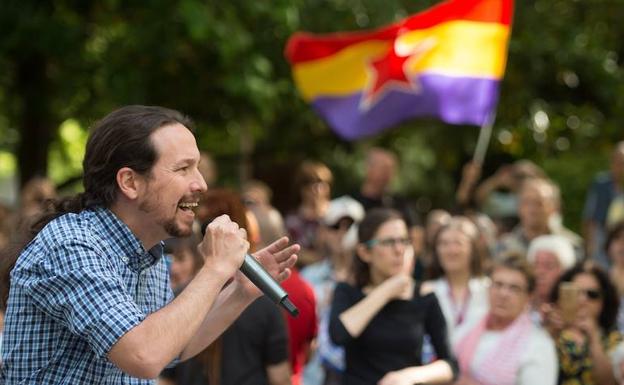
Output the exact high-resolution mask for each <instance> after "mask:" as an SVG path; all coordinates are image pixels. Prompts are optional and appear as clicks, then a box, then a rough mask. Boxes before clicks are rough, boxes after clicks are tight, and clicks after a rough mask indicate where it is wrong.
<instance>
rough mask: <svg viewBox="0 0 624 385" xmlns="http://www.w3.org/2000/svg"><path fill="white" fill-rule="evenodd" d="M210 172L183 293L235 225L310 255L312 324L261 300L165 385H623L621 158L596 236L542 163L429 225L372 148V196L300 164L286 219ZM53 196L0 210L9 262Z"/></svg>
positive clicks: (518, 170) (254, 187)
mask: <svg viewBox="0 0 624 385" xmlns="http://www.w3.org/2000/svg"><path fill="white" fill-rule="evenodd" d="M202 158H203V159H204V160H203V161H202V162H201V164H202V165H204V166H210V165H212V166H213V167H203V169H201V170H200V171H201V172H202V174H203V179H204V180H205V181H206V182H207V183H208V188H207V189H206V191H204V192H202V194H201V197H200V199H199V202H198V207H196V208H194V211H195V216H194V224H193V227H192V231H191V232H190V236H189V237H180V238H172V239H167V240H166V241H165V242H164V256H163V258H164V261H165V262H166V263H165V264H166V268H167V271H168V273H169V279H168V283H169V284H170V285H171V289H172V290H173V293H174V294H175V295H180V293H183V292H184V290H185V288H186V287H187V286H188V285H190V284H192V282H193V279H194V277H195V276H196V275H197V274H198V273H199V272H200V271H201V269H202V266H203V264H204V258H203V257H202V254H201V253H200V252H198V245H199V244H200V242H201V240H202V239H203V238H204V237H205V233H206V231H209V230H207V228H208V226H209V224H210V223H211V222H212V221H213V220H215V218H219V217H220V216H222V215H223V214H227V215H228V216H229V218H231V220H232V221H234V222H235V223H237V224H238V226H240V228H242V229H245V232H246V238H247V240H248V242H249V250H250V252H253V251H256V250H260V249H263V248H264V247H266V246H268V245H270V244H271V243H272V242H273V241H275V240H276V239H279V238H280V237H282V236H284V235H287V236H289V238H290V240H291V242H294V243H297V244H299V245H300V246H301V249H300V250H299V251H298V253H297V254H298V256H299V259H298V261H297V265H296V267H293V269H292V273H291V274H290V277H289V278H288V279H286V280H285V281H284V282H283V283H282V285H283V287H284V288H285V289H286V291H287V292H288V293H289V296H290V298H291V300H292V301H293V303H294V304H295V305H296V306H297V307H298V308H299V310H300V315H299V317H297V318H293V317H291V316H289V315H287V314H285V313H282V310H280V309H279V308H278V307H276V306H275V305H274V304H272V303H271V302H270V301H268V300H267V299H266V298H263V297H260V298H258V299H257V300H255V301H254V302H253V303H252V304H251V305H249V306H248V307H247V308H246V309H245V310H244V311H243V312H242V313H241V315H240V317H238V318H237V319H236V320H235V322H233V323H232V324H231V325H230V326H229V327H228V328H227V330H225V332H224V333H223V334H221V335H220V336H219V337H218V338H216V339H215V340H214V341H213V342H212V343H211V344H210V346H208V347H207V348H205V349H203V350H202V351H201V352H199V354H197V355H196V356H194V357H193V358H191V359H190V360H187V361H185V362H183V363H179V364H177V365H176V366H174V367H171V368H167V369H166V370H165V371H163V372H162V373H161V374H160V377H159V383H161V384H172V385H173V384H177V385H187V384H189V385H195V384H197V385H198V384H213V385H214V384H269V385H280V384H284V385H286V384H293V385H301V384H303V385H327V384H329V385H335V384H348V385H352V384H362V385H364V384H380V385H402V384H419V383H443V384H456V385H477V384H481V385H487V384H492V385H494V384H497V385H504V384H517V385H536V384H544V385H549V384H566V385H568V384H569V385H572V384H582V385H592V384H595V385H611V384H624V339H623V338H622V335H623V334H622V333H624V306H620V305H621V302H622V301H623V300H624V204H623V203H622V202H624V142H622V143H618V144H617V145H616V146H614V150H613V154H612V157H611V168H610V170H609V171H607V172H605V173H603V174H600V175H599V176H598V177H597V178H596V181H595V182H594V183H593V184H592V185H591V186H590V188H589V189H588V195H587V202H586V206H585V211H584V214H583V220H584V222H583V224H584V226H583V234H582V235H579V234H575V233H574V232H572V231H571V230H569V229H567V228H565V227H564V226H563V223H562V207H563V202H562V201H561V194H560V190H559V187H558V186H557V184H556V183H555V182H553V181H552V180H551V179H549V177H548V175H547V174H546V173H545V172H544V171H543V170H541V169H540V167H538V166H537V165H535V164H533V163H532V162H530V161H528V160H520V161H517V162H516V163H513V164H510V165H506V166H503V167H501V168H500V169H499V170H498V171H497V172H496V173H495V174H494V175H493V176H491V177H489V178H486V179H483V180H482V178H481V169H480V165H478V164H474V163H469V164H467V165H466V166H465V167H464V172H463V177H462V180H461V182H460V184H459V188H458V192H457V202H455V203H454V204H453V205H449V207H447V208H436V209H435V210H431V211H430V212H428V213H424V214H425V215H424V217H423V215H422V213H420V215H419V214H418V213H417V212H416V210H415V209H414V205H413V204H412V202H410V200H409V199H406V198H404V197H401V196H398V195H395V194H393V193H392V189H391V186H392V181H393V178H394V177H395V174H396V171H397V168H398V167H399V164H398V157H397V156H396V154H393V153H392V152H390V151H388V150H385V149H381V148H372V149H370V150H369V152H368V154H367V158H366V161H365V167H366V170H365V179H364V180H363V181H362V184H361V187H360V188H359V189H357V190H356V191H353V192H352V194H349V195H344V196H340V197H332V181H333V176H332V172H331V170H330V169H329V168H328V167H327V166H326V165H325V164H323V163H322V162H318V161H306V162H303V163H302V164H301V166H300V167H299V171H298V174H297V177H296V179H295V184H296V186H297V190H298V192H299V196H298V205H297V207H296V208H295V209H293V210H292V211H290V212H286V213H283V214H284V215H283V216H282V213H280V212H279V211H278V210H277V209H275V207H274V206H273V203H274V202H271V190H270V188H269V187H268V186H267V185H266V184H265V183H263V182H261V181H257V180H254V181H249V182H248V183H246V184H245V185H244V186H242V187H241V189H240V191H234V190H229V189H223V188H219V187H217V186H216V185H215V184H216V183H215V181H216V179H217V178H216V176H215V175H216V171H215V168H214V162H213V161H212V160H211V159H210V157H209V156H208V155H206V154H203V155H202ZM56 195H57V193H56V191H55V188H54V185H53V184H52V183H51V182H50V181H49V180H47V179H45V178H37V179H36V180H33V181H31V182H30V183H29V184H27V185H26V186H25V187H24V189H23V191H22V194H21V199H20V201H19V205H18V207H17V208H15V209H14V210H11V209H9V208H7V207H2V208H0V246H2V247H4V246H6V245H7V244H8V243H9V240H10V239H11V237H12V234H13V233H14V232H15V231H16V230H17V229H19V228H20V227H21V226H23V224H25V223H28V222H29V220H30V219H31V218H33V217H34V216H36V215H37V214H38V213H40V212H42V211H43V210H45V209H46V207H47V206H46V205H47V202H48V201H49V200H50V199H54V198H55V197H56ZM451 206H452V207H451ZM420 217H423V218H422V219H420ZM0 279H6V277H0ZM3 294H4V295H5V296H6V295H7V293H3ZM0 325H1V323H0ZM169 326H170V327H171V328H183V327H184V325H169ZM0 341H1V339H0ZM1 346H2V345H0V347H1ZM0 349H1V348H0ZM3 356H4V355H3Z"/></svg>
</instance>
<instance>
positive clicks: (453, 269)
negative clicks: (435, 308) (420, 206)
mask: <svg viewBox="0 0 624 385" xmlns="http://www.w3.org/2000/svg"><path fill="white" fill-rule="evenodd" d="M479 236H480V235H479V230H478V229H477V226H476V225H475V224H474V223H473V222H472V221H470V220H469V219H468V218H466V217H462V216H455V217H452V218H451V219H450V221H449V222H448V223H447V224H445V225H444V226H442V227H441V228H440V230H439V231H438V233H437V234H436V236H435V238H434V242H433V250H432V251H433V253H432V257H433V258H432V261H431V267H430V271H429V277H430V278H431V279H432V280H430V281H426V282H425V283H423V286H422V289H421V293H423V294H425V293H430V292H433V293H435V295H436V297H437V298H438V302H439V303H440V307H441V308H442V313H443V314H444V318H445V319H446V327H447V328H448V333H449V339H450V341H451V345H454V344H455V342H456V341H457V338H459V337H460V336H462V335H463V334H464V333H465V332H466V331H467V330H469V329H470V328H472V326H474V325H475V324H476V323H477V322H478V321H479V320H480V319H481V318H483V316H484V315H485V313H487V311H488V286H489V279H488V278H487V277H485V276H484V275H483V256H482V254H481V252H480V250H479V245H478V242H479Z"/></svg>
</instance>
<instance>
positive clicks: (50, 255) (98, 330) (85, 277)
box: [0, 208, 173, 385]
mask: <svg viewBox="0 0 624 385" xmlns="http://www.w3.org/2000/svg"><path fill="white" fill-rule="evenodd" d="M161 257H162V246H161V245H158V246H156V247H154V248H153V249H151V250H149V251H147V250H145V249H144V248H143V246H142V245H141V243H140V242H139V240H138V239H137V238H136V237H135V236H134V234H133V233H132V232H131V231H130V229H129V228H128V227H127V226H126V225H125V224H124V223H123V222H122V221H120V220H119V219H118V218H117V217H116V216H115V215H114V214H113V213H112V212H111V211H109V210H107V209H104V208H96V209H90V210H85V211H83V212H81V213H79V214H66V215H63V216H61V217H59V218H57V219H55V220H54V221H52V222H50V223H49V224H48V225H47V226H46V227H45V228H44V229H43V230H42V231H41V232H40V233H39V234H38V235H37V237H36V238H35V239H34V240H33V241H32V242H31V243H30V244H28V246H27V247H26V248H25V249H24V251H23V252H22V254H21V255H20V257H19V259H18V261H17V263H16V266H15V268H14V269H13V271H12V272H11V290H10V294H9V301H8V308H7V312H6V318H5V330H4V337H3V338H4V340H3V346H2V361H3V368H2V371H1V374H0V383H2V384H6V385H12V384H152V383H154V381H153V380H143V379H138V378H133V377H130V376H129V375H127V374H125V373H123V372H122V371H121V370H120V369H119V368H117V367H116V366H115V365H113V364H112V363H111V362H109V361H108V360H107V354H108V352H109V350H110V349H111V347H112V346H113V345H114V344H115V343H116V342H117V341H118V340H119V338H120V337H121V336H123V335H124V334H125V333H127V332H128V331H129V330H130V329H132V328H133V327H135V326H136V325H138V324H139V323H140V322H141V321H143V320H144V319H145V317H146V316H147V315H148V314H150V313H152V312H154V311H156V310H158V309H160V308H161V307H163V306H165V305H166V304H167V303H168V302H170V301H171V300H172V298H173V294H172V292H171V289H170V288H169V278H168V274H167V269H166V266H165V262H164V258H161Z"/></svg>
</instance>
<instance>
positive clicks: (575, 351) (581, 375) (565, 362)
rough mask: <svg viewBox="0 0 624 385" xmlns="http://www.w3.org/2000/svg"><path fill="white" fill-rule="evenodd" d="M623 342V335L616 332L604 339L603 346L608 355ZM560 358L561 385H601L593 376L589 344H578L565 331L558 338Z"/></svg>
mask: <svg viewBox="0 0 624 385" xmlns="http://www.w3.org/2000/svg"><path fill="white" fill-rule="evenodd" d="M621 341H622V334H620V332H619V331H617V330H614V331H612V332H610V333H608V334H607V335H606V336H604V337H603V340H602V346H603V348H604V349H605V351H606V352H607V353H609V352H610V351H612V350H613V349H615V347H616V346H617V345H618V343H620V342H621ZM556 345H557V356H558V357H559V384H561V385H600V384H597V383H596V381H595V380H594V376H593V375H592V367H593V362H592V359H591V355H590V352H589V344H577V343H576V342H575V341H574V339H573V338H572V337H571V336H570V333H569V332H566V331H565V330H564V331H563V332H561V334H560V335H559V338H557V344H556Z"/></svg>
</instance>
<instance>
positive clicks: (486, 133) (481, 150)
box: [472, 110, 496, 165]
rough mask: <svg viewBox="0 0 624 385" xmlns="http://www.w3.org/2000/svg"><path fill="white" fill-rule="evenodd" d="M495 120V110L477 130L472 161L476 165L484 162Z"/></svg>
mask: <svg viewBox="0 0 624 385" xmlns="http://www.w3.org/2000/svg"><path fill="white" fill-rule="evenodd" d="M495 120H496V110H494V111H492V112H491V113H490V114H489V115H488V116H487V118H486V119H485V122H484V123H483V124H482V125H481V129H480V130H479V139H477V145H476V147H475V151H474V154H473V156H472V161H473V162H474V163H476V164H478V165H482V164H483V161H484V160H485V154H486V153H487V150H488V147H489V145H490V139H491V137H492V128H493V127H494V121H495Z"/></svg>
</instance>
